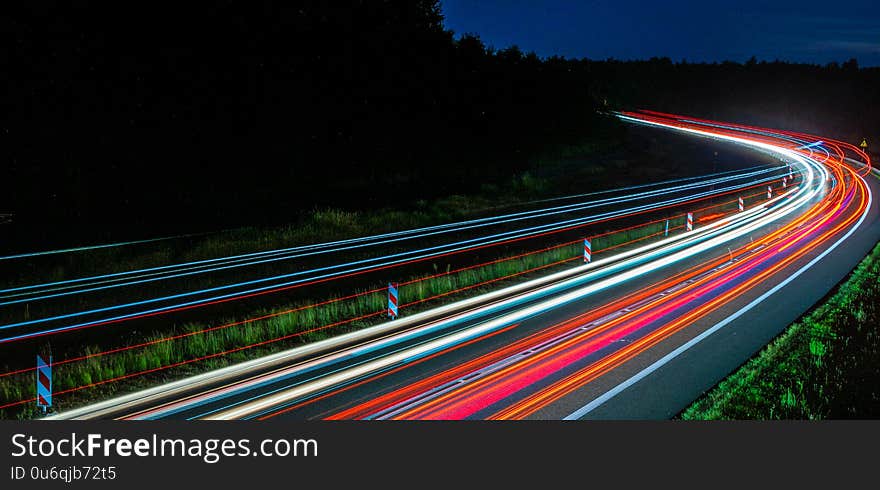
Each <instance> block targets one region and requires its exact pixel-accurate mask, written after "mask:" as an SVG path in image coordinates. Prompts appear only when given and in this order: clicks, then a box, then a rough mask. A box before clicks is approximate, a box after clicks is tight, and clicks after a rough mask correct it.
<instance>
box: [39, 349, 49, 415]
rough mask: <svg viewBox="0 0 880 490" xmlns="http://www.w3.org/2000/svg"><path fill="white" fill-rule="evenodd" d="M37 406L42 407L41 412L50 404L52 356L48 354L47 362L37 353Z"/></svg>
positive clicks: (44, 411)
mask: <svg viewBox="0 0 880 490" xmlns="http://www.w3.org/2000/svg"><path fill="white" fill-rule="evenodd" d="M37 406H38V407H40V408H42V409H43V413H44V414H45V413H46V410H47V409H48V408H49V407H51V406H52V356H49V364H46V361H44V360H43V358H42V357H40V355H39V354H37Z"/></svg>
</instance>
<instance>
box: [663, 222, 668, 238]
mask: <svg viewBox="0 0 880 490" xmlns="http://www.w3.org/2000/svg"><path fill="white" fill-rule="evenodd" d="M663 236H669V220H666V229H664V230H663Z"/></svg>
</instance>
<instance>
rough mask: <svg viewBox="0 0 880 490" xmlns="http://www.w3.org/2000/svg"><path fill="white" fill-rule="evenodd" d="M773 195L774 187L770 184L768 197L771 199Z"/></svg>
mask: <svg viewBox="0 0 880 490" xmlns="http://www.w3.org/2000/svg"><path fill="white" fill-rule="evenodd" d="M771 197H773V188H772V187H770V186H769V185H768V186H767V199H770V198H771Z"/></svg>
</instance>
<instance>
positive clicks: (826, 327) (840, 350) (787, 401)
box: [680, 244, 880, 420]
mask: <svg viewBox="0 0 880 490" xmlns="http://www.w3.org/2000/svg"><path fill="white" fill-rule="evenodd" d="M877 359H880V244H878V245H877V246H876V247H875V248H874V250H873V251H872V252H871V253H870V254H869V255H868V256H867V257H866V258H865V259H864V260H863V261H862V262H861V263H860V264H859V266H858V267H857V268H856V269H855V271H853V272H852V274H851V275H850V276H849V278H848V279H847V280H846V281H844V282H843V283H841V284H840V285H839V286H838V288H837V290H836V291H835V292H833V293H832V294H831V295H830V296H829V297H828V298H827V299H826V300H825V301H824V302H823V303H822V304H820V305H819V306H817V307H816V308H815V309H813V310H812V311H810V312H809V313H807V314H806V315H804V316H803V317H802V318H801V319H800V320H798V321H797V322H795V323H794V324H792V325H791V326H790V327H788V329H787V330H785V332H783V333H782V334H781V335H780V336H779V337H778V338H776V339H775V340H774V341H773V342H771V343H770V344H769V345H767V346H766V347H765V348H764V349H763V350H761V351H760V352H759V353H758V354H757V355H756V356H755V357H754V358H752V359H751V360H749V361H748V362H747V363H746V364H745V365H743V366H742V367H741V368H739V369H738V370H737V371H735V372H734V373H733V374H731V375H730V376H728V377H727V378H726V379H724V380H723V381H721V382H720V383H719V384H718V385H717V386H716V387H715V388H713V389H712V390H711V391H709V392H708V393H706V394H705V395H704V396H703V397H701V398H700V399H698V400H697V401H696V402H694V404H693V405H691V406H690V407H688V408H687V409H686V410H684V411H683V412H682V413H681V414H680V417H681V418H682V419H685V420H719V419H761V420H766V419H864V418H877V417H878V416H880V372H878V371H877Z"/></svg>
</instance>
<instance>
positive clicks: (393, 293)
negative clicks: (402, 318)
mask: <svg viewBox="0 0 880 490" xmlns="http://www.w3.org/2000/svg"><path fill="white" fill-rule="evenodd" d="M397 298H398V296H397V284H396V283H393V282H389V283H388V317H389V318H391V319H392V320H394V319H395V318H397V317H398V313H397V303H398V299H397Z"/></svg>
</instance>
